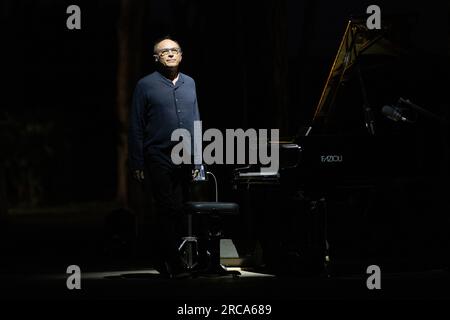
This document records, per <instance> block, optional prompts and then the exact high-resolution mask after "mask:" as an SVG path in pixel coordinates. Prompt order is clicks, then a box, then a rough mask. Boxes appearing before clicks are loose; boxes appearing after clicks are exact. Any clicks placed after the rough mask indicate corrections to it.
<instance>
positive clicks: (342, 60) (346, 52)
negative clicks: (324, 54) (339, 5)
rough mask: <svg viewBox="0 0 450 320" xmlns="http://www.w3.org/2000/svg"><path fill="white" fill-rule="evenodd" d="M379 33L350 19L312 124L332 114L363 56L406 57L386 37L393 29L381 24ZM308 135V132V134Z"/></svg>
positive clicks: (361, 21)
mask: <svg viewBox="0 0 450 320" xmlns="http://www.w3.org/2000/svg"><path fill="white" fill-rule="evenodd" d="M382 26H383V27H382V28H381V29H380V30H376V29H374V30H369V29H368V28H367V26H366V19H356V18H355V19H353V18H352V19H350V20H349V21H348V23H347V26H346V28H345V32H344V35H343V37H342V40H341V42H340V45H339V48H338V51H337V53H336V56H335V58H334V61H333V64H332V67H331V70H330V72H329V74H328V77H327V80H326V83H325V86H324V88H323V90H322V93H321V95H320V99H319V102H318V104H317V106H316V109H315V111H314V116H313V119H312V122H313V123H314V122H315V121H316V120H318V119H319V118H326V117H327V116H328V115H329V113H330V112H331V111H332V108H333V104H334V102H335V98H336V94H337V92H338V90H339V86H340V85H341V83H342V82H343V81H344V80H345V76H348V75H349V74H350V70H351V69H352V67H353V66H354V65H355V63H356V62H357V59H358V57H360V56H363V55H364V56H368V55H372V56H399V55H401V54H403V53H404V51H403V50H402V49H400V48H399V47H398V46H396V45H394V44H393V43H392V42H391V41H389V40H388V39H387V38H386V37H385V36H386V34H387V31H388V30H389V28H390V26H389V24H388V23H384V21H383V24H382ZM307 134H309V131H308V133H307Z"/></svg>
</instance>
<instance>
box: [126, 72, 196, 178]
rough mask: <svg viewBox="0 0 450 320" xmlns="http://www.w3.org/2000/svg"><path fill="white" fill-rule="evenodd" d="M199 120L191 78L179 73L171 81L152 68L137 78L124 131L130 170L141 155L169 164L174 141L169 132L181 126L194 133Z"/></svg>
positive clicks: (141, 161)
mask: <svg viewBox="0 0 450 320" xmlns="http://www.w3.org/2000/svg"><path fill="white" fill-rule="evenodd" d="M195 120H200V115H199V111H198V105H197V94H196V89H195V82H194V80H193V79H192V78H191V77H189V76H187V75H185V74H183V73H179V78H178V81H177V82H176V84H175V85H174V84H173V83H172V81H171V80H169V79H167V78H166V77H164V76H163V75H162V74H160V73H159V72H157V71H155V72H153V73H152V74H149V75H148V76H146V77H144V78H142V79H141V80H139V81H138V83H137V85H136V89H135V91H134V94H133V101H132V106H131V112H130V126H129V131H128V161H129V167H130V168H131V169H132V170H138V169H139V170H142V169H143V168H144V159H150V160H152V161H160V162H162V163H165V164H169V165H170V164H171V163H172V161H171V159H170V153H171V150H172V147H173V146H174V145H175V144H177V143H178V142H176V141H171V140H170V137H171V135H172V132H173V131H174V130H175V129H177V128H185V129H187V130H189V131H190V133H191V137H193V135H194V121H195Z"/></svg>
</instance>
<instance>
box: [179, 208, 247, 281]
mask: <svg viewBox="0 0 450 320" xmlns="http://www.w3.org/2000/svg"><path fill="white" fill-rule="evenodd" d="M184 213H185V214H186V216H187V235H186V236H185V237H183V238H182V240H183V241H182V243H181V245H180V247H179V251H180V252H181V254H182V256H183V260H184V262H185V264H186V267H187V269H188V270H190V271H192V273H193V276H222V275H233V276H238V275H240V272H239V271H231V270H227V269H226V268H225V267H224V266H223V265H221V264H220V239H222V235H223V233H222V230H221V223H220V222H221V218H222V217H223V216H229V215H236V214H239V205H238V204H236V203H232V202H186V203H185V205H184ZM193 216H201V217H205V218H207V219H206V220H207V221H208V222H207V224H206V225H207V229H208V230H203V231H206V234H207V239H206V244H205V247H206V250H207V260H208V261H207V262H206V267H205V268H199V269H198V270H196V269H195V267H197V266H198V261H197V259H198V257H199V252H198V247H199V246H198V243H199V238H198V237H196V236H194V234H193V232H192V219H193Z"/></svg>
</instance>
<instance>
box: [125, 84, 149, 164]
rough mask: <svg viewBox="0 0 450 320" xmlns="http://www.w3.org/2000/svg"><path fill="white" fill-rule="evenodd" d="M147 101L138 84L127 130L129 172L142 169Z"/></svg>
mask: <svg viewBox="0 0 450 320" xmlns="http://www.w3.org/2000/svg"><path fill="white" fill-rule="evenodd" d="M146 103H147V99H146V96H145V92H144V90H143V89H142V87H141V85H140V84H139V83H138V84H137V85H136V88H135V90H134V93H133V99H132V104H131V110H130V120H129V130H128V162H129V163H128V165H129V168H130V169H131V170H143V169H144V127H145V121H144V112H145V106H146Z"/></svg>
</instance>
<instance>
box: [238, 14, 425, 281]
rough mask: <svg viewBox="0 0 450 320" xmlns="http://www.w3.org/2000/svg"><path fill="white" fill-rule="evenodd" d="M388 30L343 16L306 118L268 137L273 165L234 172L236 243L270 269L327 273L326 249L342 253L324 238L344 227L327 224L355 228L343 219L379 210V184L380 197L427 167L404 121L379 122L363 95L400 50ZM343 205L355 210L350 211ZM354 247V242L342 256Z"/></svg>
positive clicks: (375, 108) (379, 116)
mask: <svg viewBox="0 0 450 320" xmlns="http://www.w3.org/2000/svg"><path fill="white" fill-rule="evenodd" d="M389 32H390V25H389V24H384V27H383V28H382V29H380V30H368V29H367V27H366V23H365V20H364V19H358V18H352V19H350V20H349V21H348V23H347V25H346V28H345V32H344V35H343V37H342V40H341V42H340V45H339V48H338V50H337V53H336V56H335V58H334V61H333V63H332V66H331V69H330V71H329V74H328V77H327V79H326V82H325V85H324V87H323V90H322V93H321V96H320V99H319V102H318V104H317V106H316V108H315V110H314V113H313V116H312V119H311V121H310V122H309V123H308V125H306V126H303V127H302V128H299V130H298V133H297V134H296V135H295V136H293V137H290V138H287V139H283V140H282V141H270V143H276V144H279V150H280V166H279V170H278V171H277V172H272V173H261V170H260V169H261V168H260V166H258V165H248V166H245V167H239V168H236V169H235V170H234V172H233V177H232V185H233V188H234V191H235V196H236V199H237V201H238V202H239V203H240V205H241V208H242V210H241V212H243V217H242V221H241V223H242V225H243V226H244V227H243V230H242V232H241V237H240V240H241V241H240V242H239V241H238V246H237V247H238V251H241V252H243V253H244V254H249V255H252V256H257V257H259V258H258V259H256V260H255V261H254V263H255V264H256V265H258V264H259V265H263V266H269V268H271V269H274V270H275V271H276V272H294V273H298V272H302V271H305V272H323V271H327V265H328V264H329V262H330V259H332V258H333V253H334V254H336V255H339V254H342V250H341V252H339V244H338V245H336V242H338V240H336V241H335V242H333V237H334V239H338V237H337V236H336V234H339V233H344V232H347V231H345V230H342V229H340V230H337V229H339V228H336V226H337V225H339V223H334V224H333V221H334V222H336V221H337V220H339V221H340V222H341V223H342V221H346V223H347V227H348V228H350V229H352V228H354V229H356V228H358V227H360V225H358V226H357V225H356V224H354V225H352V224H353V223H354V221H352V220H355V219H356V220H358V221H359V222H361V219H367V212H368V211H370V210H378V209H379V207H377V203H376V202H377V201H378V199H377V196H379V194H380V190H382V191H383V192H388V193H389V192H391V191H392V190H394V189H395V188H396V187H397V186H398V183H399V182H398V181H407V180H410V179H414V177H418V176H421V175H422V174H423V172H424V171H426V170H427V168H426V167H425V166H424V164H423V162H422V161H421V159H423V155H422V153H423V144H424V143H425V142H423V141H422V142H421V141H420V139H419V140H418V139H417V134H416V132H415V131H414V127H413V126H412V125H410V124H407V123H401V122H395V121H392V120H390V119H387V118H386V117H385V116H384V115H383V114H382V113H381V112H380V110H381V105H377V104H379V103H380V101H379V100H377V98H378V97H374V96H371V94H370V93H373V92H374V90H369V89H373V88H371V87H370V86H373V82H372V81H371V79H370V74H371V73H370V71H371V70H373V69H374V68H377V67H379V66H380V64H381V65H383V63H392V61H395V60H396V59H398V57H399V56H401V55H402V54H403V53H404V52H402V49H401V48H399V47H397V46H396V45H395V44H394V43H393V42H392V41H390V39H389ZM368 83H369V84H368ZM379 88H381V89H386V88H383V84H380V86H379ZM387 89H388V91H389V89H392V93H391V94H390V95H389V94H388V95H387V97H386V96H385V97H384V98H385V99H391V100H387V101H384V103H386V104H387V103H392V102H393V99H396V98H399V97H398V96H396V94H398V93H397V92H395V88H387ZM349 96H351V98H353V100H355V97H357V98H356V100H357V101H358V103H356V104H355V103H353V104H352V105H351V107H352V108H353V109H352V110H348V107H349V106H348V105H346V103H345V101H346V100H345V99H346V98H349ZM358 104H359V107H357V108H354V106H355V105H358ZM392 192H394V191H392ZM374 207H375V208H376V209H373V208H374ZM355 208H357V209H358V210H356V209H355ZM330 211H332V212H330ZM352 211H358V213H357V214H355V215H354V216H352V215H351V214H350V213H351V212H352ZM358 214H361V215H363V216H364V215H366V216H365V217H362V218H361V217H360V216H357V215H358ZM330 221H331V223H330ZM363 224H364V223H363ZM333 226H334V228H333ZM357 233H358V234H360V235H361V234H363V233H364V231H361V232H359V231H358V232H357ZM333 234H334V236H333ZM330 238H331V240H330ZM341 238H342V237H341ZM363 238H364V236H363ZM347 241H348V243H351V242H352V241H353V242H355V241H359V240H356V239H355V238H353V239H347ZM344 242H345V241H344ZM348 243H347V244H348ZM333 245H334V246H333ZM342 247H345V244H344V245H342V241H341V248H342ZM333 249H334V250H333ZM358 250H359V251H364V248H362V249H361V248H358V249H355V250H353V251H352V253H349V255H352V254H354V252H355V251H358ZM330 252H331V253H330Z"/></svg>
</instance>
